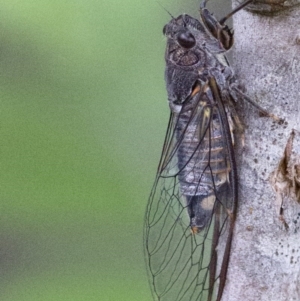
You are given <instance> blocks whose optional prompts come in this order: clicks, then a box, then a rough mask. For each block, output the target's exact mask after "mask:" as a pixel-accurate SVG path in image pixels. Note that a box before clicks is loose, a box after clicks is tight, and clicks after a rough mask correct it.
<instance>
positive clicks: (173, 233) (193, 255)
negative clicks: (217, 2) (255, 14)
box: [144, 0, 263, 301]
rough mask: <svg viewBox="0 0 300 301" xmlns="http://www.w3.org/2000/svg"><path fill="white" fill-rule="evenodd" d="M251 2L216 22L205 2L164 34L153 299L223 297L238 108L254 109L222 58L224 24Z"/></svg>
mask: <svg viewBox="0 0 300 301" xmlns="http://www.w3.org/2000/svg"><path fill="white" fill-rule="evenodd" d="M249 2H251V0H249V1H246V2H245V3H243V4H242V5H240V6H239V7H238V8H236V9H235V10H234V11H233V12H232V13H230V14H229V15H227V16H226V17H225V18H223V19H221V20H220V21H218V20H217V19H216V18H215V17H214V16H213V15H212V14H211V13H210V12H209V11H208V9H207V8H206V1H204V2H203V3H202V4H201V6H200V17H201V18H200V19H201V20H200V21H199V20H197V19H194V18H192V17H191V16H189V15H186V14H183V15H180V16H179V17H177V18H173V17H172V19H171V21H170V22H169V23H168V24H167V25H165V27H164V29H163V33H164V35H165V36H166V38H167V47H166V54H165V60H166V71H165V80H166V87H167V92H168V101H169V106H170V111H171V113H170V119H169V124H168V129H167V133H166V138H165V142H164V146H163V150H162V155H161V160H160V163H159V166H158V170H157V176H156V180H155V183H154V186H153V189H152V192H151V195H150V198H149V201H148V206H147V210H146V216H145V227H144V244H145V254H146V262H147V266H148V272H149V279H150V285H151V288H152V292H153V296H154V299H155V300H160V301H194V300H195V301H196V300H197V301H204V300H205V301H211V300H218V301H219V300H221V297H222V293H223V290H224V286H225V281H226V273H227V267H228V263H229V255H230V248H231V241H232V236H233V228H234V223H235V218H236V209H237V202H238V188H237V187H238V182H237V171H236V169H237V168H236V163H235V157H234V130H235V129H236V128H240V126H241V123H240V121H239V118H238V117H237V114H236V112H235V108H234V107H235V103H236V102H237V101H238V100H239V99H241V98H246V99H247V100H248V101H250V102H251V100H249V99H248V98H247V96H245V95H244V94H243V93H242V92H241V91H240V90H239V88H238V84H237V81H236V79H235V76H234V72H233V70H232V69H231V67H230V66H229V64H228V62H227V59H226V57H225V55H224V53H225V52H226V51H227V50H229V49H230V48H231V47H232V45H233V33H232V31H231V30H230V29H229V28H228V27H227V26H226V25H225V21H226V20H227V19H228V18H229V17H230V16H231V15H232V14H233V13H235V12H237V11H238V10H240V9H241V8H243V7H244V6H245V5H247V4H248V3H249ZM256 106H257V105H256ZM259 109H260V110H261V111H263V110H262V109H261V108H259Z"/></svg>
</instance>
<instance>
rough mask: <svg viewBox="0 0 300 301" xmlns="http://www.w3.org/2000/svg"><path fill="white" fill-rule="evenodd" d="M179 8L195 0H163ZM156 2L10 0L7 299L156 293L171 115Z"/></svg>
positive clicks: (5, 64)
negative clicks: (150, 248)
mask: <svg viewBox="0 0 300 301" xmlns="http://www.w3.org/2000/svg"><path fill="white" fill-rule="evenodd" d="M159 3H160V4H161V5H162V6H164V7H165V8H166V9H167V10H169V11H170V12H171V13H172V14H173V15H175V16H177V15H178V14H180V13H183V12H186V13H190V14H192V15H194V16H197V15H198V11H197V9H198V5H199V1H198V0H197V1H196V0H190V1H182V0H181V1H180V0H161V1H159ZM169 19H170V16H169V15H168V14H167V12H166V11H165V10H164V9H163V8H162V7H161V6H160V5H159V4H158V3H157V2H156V1H154V0H153V1H138V0H125V1H106V0H105V1H103V0H100V1H99V0H98V1H96V0H85V1H83V0H74V1H64V0H39V1H37V0H31V1H30V0H26V1H24V0H2V1H0V102H1V106H0V114H1V116H0V132H1V145H0V153H1V156H0V164H1V173H0V177H1V179H0V185H1V187H0V188H1V189H0V197H1V203H0V204H1V205H0V206H1V208H0V299H1V300H2V301H7V300H13V301H19V300H30V301H33V300H56V301H59V300H75V301H76V300H88V301H89V300H100V301H102V300H103V301H107V300H112V301H114V300H122V301H126V300H128V301H134V300H137V301H150V300H151V294H150V289H149V287H148V282H147V277H146V271H145V265H144V261H143V249H142V233H143V230H142V228H143V216H144V210H145V206H146V202H147V198H148V195H149V192H150V189H151V186H152V183H153V180H154V176H155V172H156V166H157V164H158V161H159V156H160V152H161V147H162V143H163V138H164V134H165V130H166V125H167V121H168V114H169V113H168V105H167V96H166V92H165V85H164V79H163V73H164V48H165V40H164V38H163V35H162V27H163V26H164V24H165V23H167V22H168V21H169Z"/></svg>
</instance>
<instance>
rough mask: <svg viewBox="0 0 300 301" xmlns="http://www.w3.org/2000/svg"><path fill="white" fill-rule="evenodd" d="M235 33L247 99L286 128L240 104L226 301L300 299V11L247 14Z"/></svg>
mask: <svg viewBox="0 0 300 301" xmlns="http://www.w3.org/2000/svg"><path fill="white" fill-rule="evenodd" d="M274 2H275V1H274ZM281 2H282V1H281ZM285 3H286V2H285ZM294 3H295V1H294V2H293V3H292V4H294ZM235 5H236V4H235ZM277 8H278V7H277ZM255 10H256V9H255ZM265 13H266V11H265ZM233 27H234V32H235V47H234V50H233V53H232V55H233V68H234V70H235V71H236V74H237V77H238V78H239V80H240V83H241V84H242V85H243V86H244V87H245V88H246V91H247V92H246V94H247V95H248V96H249V97H250V98H252V99H253V100H256V101H257V102H258V103H259V104H260V105H261V106H262V107H264V108H265V109H267V111H268V112H270V113H274V114H276V115H277V116H279V117H281V118H283V119H284V120H285V122H284V123H283V124H278V123H276V122H274V120H272V119H271V118H268V117H260V116H259V113H258V112H257V110H255V109H254V108H253V107H252V106H251V105H250V104H248V103H240V104H239V113H240V115H241V116H242V119H243V122H244V124H245V132H244V138H243V139H242V137H241V139H239V140H240V141H242V140H244V146H242V143H241V142H240V143H239V144H240V145H238V150H237V163H238V168H239V187H240V189H239V208H238V215H237V222H236V227H235V235H234V241H233V246H232V253H231V259H230V264H229V270H228V277H227V283H226V287H225V291H224V295H223V298H222V300H224V301H225V300H227V301H229V300H230V301H241V300H242V301H250V300H251V301H252V300H259V301H270V300H271V301H290V300H295V301H299V300H300V205H299V187H300V185H299V183H300V181H299V180H300V167H299V166H300V134H299V133H300V115H299V112H300V84H299V76H300V61H299V58H300V8H299V6H298V7H297V6H294V7H291V8H289V9H286V10H282V11H279V12H277V13H276V14H273V15H271V14H269V15H263V14H257V13H256V12H253V11H252V12H251V11H245V10H243V11H241V12H239V13H237V14H236V15H235V17H234V26H233ZM281 202H282V204H281ZM280 212H281V213H282V215H281V216H280Z"/></svg>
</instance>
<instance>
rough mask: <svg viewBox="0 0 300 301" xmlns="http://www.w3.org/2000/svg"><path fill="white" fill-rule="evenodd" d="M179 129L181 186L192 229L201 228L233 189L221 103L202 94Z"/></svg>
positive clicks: (182, 117) (180, 121)
mask: <svg viewBox="0 0 300 301" xmlns="http://www.w3.org/2000/svg"><path fill="white" fill-rule="evenodd" d="M195 97H197V95H196V96H195ZM195 110H196V111H198V112H195ZM199 116H201V118H200V119H199ZM175 131H176V135H177V141H180V143H179V146H178V151H177V157H178V169H179V173H178V177H179V181H180V190H181V193H182V196H183V199H184V200H185V202H186V204H185V206H186V207H187V209H188V214H189V217H190V226H191V229H192V231H193V232H199V231H200V230H201V229H203V228H204V227H206V226H207V225H209V223H210V221H211V216H212V212H213V210H215V206H216V205H217V204H216V202H218V203H219V205H222V199H223V198H224V197H227V199H228V193H230V188H229V186H228V185H229V180H228V179H229V172H230V164H229V162H228V160H227V158H228V154H227V150H226V146H225V145H224V132H223V127H222V124H221V119H220V117H219V112H218V108H217V106H216V105H215V104H211V103H209V99H208V98H205V97H204V96H202V100H201V101H200V102H199V103H198V105H197V108H196V109H194V110H188V111H184V112H182V113H180V114H179V116H178V121H177V126H176V129H175ZM227 205H228V204H227Z"/></svg>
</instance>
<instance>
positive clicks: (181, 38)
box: [177, 31, 196, 48]
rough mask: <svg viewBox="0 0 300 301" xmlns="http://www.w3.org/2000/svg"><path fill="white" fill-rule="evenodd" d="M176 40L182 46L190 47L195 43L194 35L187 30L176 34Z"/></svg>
mask: <svg viewBox="0 0 300 301" xmlns="http://www.w3.org/2000/svg"><path fill="white" fill-rule="evenodd" d="M177 41H178V43H179V45H180V46H182V47H184V48H192V47H194V46H195V44H196V40H195V37H194V36H193V35H192V34H191V33H190V32H189V31H182V32H180V33H179V34H178V36H177Z"/></svg>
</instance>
